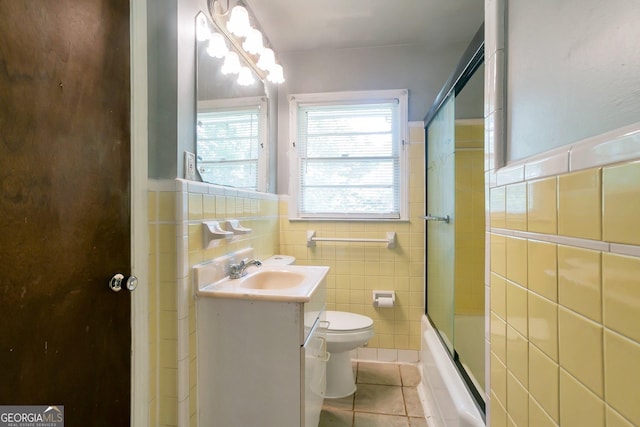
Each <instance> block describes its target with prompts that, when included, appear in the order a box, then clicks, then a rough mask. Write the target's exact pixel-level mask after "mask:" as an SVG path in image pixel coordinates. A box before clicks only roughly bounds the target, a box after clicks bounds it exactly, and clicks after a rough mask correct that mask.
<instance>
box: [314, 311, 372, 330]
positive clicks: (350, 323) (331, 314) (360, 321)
mask: <svg viewBox="0 0 640 427" xmlns="http://www.w3.org/2000/svg"><path fill="white" fill-rule="evenodd" d="M325 313H326V320H327V322H329V325H328V326H327V332H329V333H331V332H334V333H345V332H356V331H361V330H363V329H369V328H371V327H373V320H372V319H371V318H369V317H367V316H362V315H360V314H356V313H348V312H344V311H326V312H325Z"/></svg>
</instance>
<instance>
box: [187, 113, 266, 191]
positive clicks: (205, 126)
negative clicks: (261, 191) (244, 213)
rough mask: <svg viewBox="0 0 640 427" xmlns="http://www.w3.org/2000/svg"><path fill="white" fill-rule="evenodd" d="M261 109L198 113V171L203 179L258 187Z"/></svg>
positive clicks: (247, 187)
mask: <svg viewBox="0 0 640 427" xmlns="http://www.w3.org/2000/svg"><path fill="white" fill-rule="evenodd" d="M261 149H262V146H261V142H260V109H259V108H258V107H252V108H244V109H238V110H231V111H207V112H199V113H198V172H199V173H200V175H201V176H202V179H203V181H207V182H214V183H216V184H219V185H229V186H233V187H239V188H245V189H251V190H257V189H258V179H259V174H258V169H259V157H260V151H261Z"/></svg>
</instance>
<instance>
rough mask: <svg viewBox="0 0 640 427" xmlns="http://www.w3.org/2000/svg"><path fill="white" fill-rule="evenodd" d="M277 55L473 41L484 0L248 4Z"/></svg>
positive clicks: (265, 0)
mask: <svg viewBox="0 0 640 427" xmlns="http://www.w3.org/2000/svg"><path fill="white" fill-rule="evenodd" d="M245 2H246V3H247V5H248V6H249V8H250V9H251V10H252V11H253V13H254V15H255V17H256V18H257V20H258V21H259V22H260V26H261V27H262V29H263V31H264V32H265V33H266V35H267V37H268V38H269V40H270V41H271V44H272V45H273V47H274V50H276V51H277V52H291V51H301V50H314V49H340V48H354V47H372V46H387V45H397V44H422V45H425V48H426V49H431V48H440V47H443V46H446V45H448V44H452V43H463V42H466V43H468V42H470V41H471V39H472V38H473V35H474V34H475V33H476V31H477V30H478V28H479V27H480V25H481V24H482V22H483V20H484V0H245Z"/></svg>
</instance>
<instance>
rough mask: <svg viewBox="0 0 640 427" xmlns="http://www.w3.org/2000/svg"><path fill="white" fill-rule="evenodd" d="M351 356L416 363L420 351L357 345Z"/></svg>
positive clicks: (362, 358) (362, 359)
mask: <svg viewBox="0 0 640 427" xmlns="http://www.w3.org/2000/svg"><path fill="white" fill-rule="evenodd" d="M351 358H352V359H355V360H358V361H372V362H397V363H418V362H420V351H419V350H403V349H393V348H376V347H359V348H357V349H356V350H354V351H352V352H351Z"/></svg>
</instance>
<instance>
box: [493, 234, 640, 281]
mask: <svg viewBox="0 0 640 427" xmlns="http://www.w3.org/2000/svg"><path fill="white" fill-rule="evenodd" d="M489 233H492V234H499V235H501V236H507V237H518V238H522V239H528V240H538V241H541V242H548V243H555V244H558V245H564V246H573V247H575V248H580V249H590V250H592V251H600V252H610V253H614V254H619V255H628V256H634V257H640V246H634V245H624V244H621V243H612V242H605V241H602V240H591V239H582V238H579V237H569V236H558V235H556V234H543V233H534V232H531V231H517V230H508V229H505V228H495V227H490V228H489ZM487 240H488V239H487ZM488 269H489V267H488V266H485V272H486V271H487V270H488ZM485 283H489V281H488V279H487V278H485Z"/></svg>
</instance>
